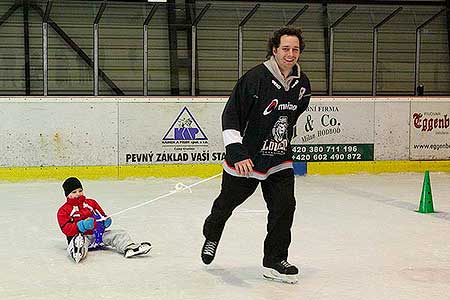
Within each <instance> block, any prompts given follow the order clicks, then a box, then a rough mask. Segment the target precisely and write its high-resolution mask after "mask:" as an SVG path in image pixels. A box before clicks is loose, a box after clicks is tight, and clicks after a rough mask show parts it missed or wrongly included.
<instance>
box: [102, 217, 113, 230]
mask: <svg viewBox="0 0 450 300" xmlns="http://www.w3.org/2000/svg"><path fill="white" fill-rule="evenodd" d="M111 223H112V219H111V218H108V219H106V220H105V221H103V226H105V228H108V227H109V226H111Z"/></svg>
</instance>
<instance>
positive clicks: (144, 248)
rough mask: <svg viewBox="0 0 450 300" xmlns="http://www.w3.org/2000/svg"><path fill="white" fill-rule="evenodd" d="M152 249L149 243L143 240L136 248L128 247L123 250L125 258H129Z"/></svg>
mask: <svg viewBox="0 0 450 300" xmlns="http://www.w3.org/2000/svg"><path fill="white" fill-rule="evenodd" d="M150 250H152V245H151V244H150V243H147V242H144V243H142V244H141V245H140V246H139V247H137V248H136V249H130V250H127V251H126V252H125V258H131V257H134V256H138V255H145V254H147V253H149V252H150Z"/></svg>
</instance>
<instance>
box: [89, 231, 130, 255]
mask: <svg viewBox="0 0 450 300" xmlns="http://www.w3.org/2000/svg"><path fill="white" fill-rule="evenodd" d="M85 237H86V238H87V240H88V241H89V248H91V247H95V246H98V245H96V244H95V235H93V234H91V235H85ZM132 244H135V243H134V242H133V240H132V239H131V236H130V235H129V234H128V232H126V231H125V230H123V229H112V230H105V232H104V233H103V245H104V246H110V247H112V248H115V249H116V250H117V252H119V253H122V254H124V253H125V249H126V248H127V247H128V246H130V245H132Z"/></svg>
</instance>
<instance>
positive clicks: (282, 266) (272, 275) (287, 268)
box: [263, 260, 298, 283]
mask: <svg viewBox="0 0 450 300" xmlns="http://www.w3.org/2000/svg"><path fill="white" fill-rule="evenodd" d="M264 267H265V270H264V273H263V276H264V278H267V279H271V280H276V281H280V282H286V283H297V281H298V269H297V267H296V266H293V265H291V264H290V263H288V262H287V261H286V260H282V261H281V262H278V263H274V264H266V265H264Z"/></svg>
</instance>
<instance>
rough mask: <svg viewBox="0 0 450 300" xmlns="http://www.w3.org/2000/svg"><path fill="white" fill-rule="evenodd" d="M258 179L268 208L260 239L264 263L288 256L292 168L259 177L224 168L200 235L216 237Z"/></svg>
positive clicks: (253, 188) (252, 190)
mask: <svg viewBox="0 0 450 300" xmlns="http://www.w3.org/2000/svg"><path fill="white" fill-rule="evenodd" d="M259 183H261V189H262V192H263V196H264V200H265V201H266V204H267V208H268V210H269V215H268V222H267V235H266V239H265V241H264V259H263V265H264V266H265V265H270V264H271V263H275V262H280V261H281V260H284V259H287V257H288V248H289V245H290V243H291V226H292V221H293V218H294V211H295V197H294V171H293V169H286V170H282V171H279V172H276V173H274V174H272V175H270V176H269V177H268V178H267V179H265V180H261V181H260V180H257V179H254V178H244V177H235V176H232V175H230V174H228V173H226V172H225V171H224V172H223V176H222V189H221V192H220V195H219V196H218V197H217V199H216V200H215V201H214V204H213V206H212V209H211V214H210V215H209V216H208V217H207V218H206V220H205V224H204V226H203V235H204V236H205V238H206V239H208V240H211V241H219V240H220V237H221V236H222V232H223V229H224V227H225V223H226V221H227V220H228V218H229V217H230V216H231V214H232V212H233V210H234V209H235V208H236V207H238V206H239V205H240V204H242V203H243V202H244V201H245V200H247V198H248V197H250V196H251V195H252V194H253V192H254V191H255V190H256V188H257V187H258V184H259Z"/></svg>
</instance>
